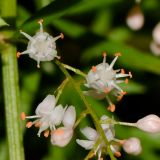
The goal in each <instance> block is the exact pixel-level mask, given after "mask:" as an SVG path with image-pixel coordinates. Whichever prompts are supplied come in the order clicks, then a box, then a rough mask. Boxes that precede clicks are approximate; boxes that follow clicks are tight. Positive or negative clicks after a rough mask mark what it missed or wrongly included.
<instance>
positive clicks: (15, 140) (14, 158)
mask: <svg viewBox="0 0 160 160" xmlns="http://www.w3.org/2000/svg"><path fill="white" fill-rule="evenodd" d="M15 53H16V48H15V47H14V46H12V45H11V44H6V46H5V49H3V50H2V63H3V66H2V71H3V89H4V98H5V114H6V128H7V140H8V150H9V159H10V160H23V159H24V152H23V145H22V130H21V127H20V117H19V115H20V113H19V107H20V101H19V100H20V96H19V86H18V70H17V59H16V54H15Z"/></svg>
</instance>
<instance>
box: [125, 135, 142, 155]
mask: <svg viewBox="0 0 160 160" xmlns="http://www.w3.org/2000/svg"><path fill="white" fill-rule="evenodd" d="M123 149H124V151H125V152H127V153H128V154H133V155H138V154H140V153H141V151H142V147H141V143H140V140H139V139H138V138H135V137H131V138H129V139H127V140H125V142H124V143H123Z"/></svg>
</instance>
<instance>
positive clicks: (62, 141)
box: [51, 127, 73, 147]
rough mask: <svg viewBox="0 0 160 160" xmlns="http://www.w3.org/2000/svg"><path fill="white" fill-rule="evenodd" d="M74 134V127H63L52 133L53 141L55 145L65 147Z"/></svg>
mask: <svg viewBox="0 0 160 160" xmlns="http://www.w3.org/2000/svg"><path fill="white" fill-rule="evenodd" d="M72 136H73V129H71V128H66V127H61V128H58V129H56V130H54V131H52V133H51V143H52V144H53V145H56V146H59V147H64V146H66V145H67V144H68V143H69V142H70V140H71V138H72Z"/></svg>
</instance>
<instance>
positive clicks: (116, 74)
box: [84, 53, 132, 111]
mask: <svg viewBox="0 0 160 160" xmlns="http://www.w3.org/2000/svg"><path fill="white" fill-rule="evenodd" d="M118 56H120V53H116V54H115V58H114V59H113V61H112V62H111V64H110V65H109V64H108V63H106V53H104V54H103V63H100V64H98V65H96V66H93V67H92V69H91V70H90V71H89V73H88V74H87V76H86V80H87V83H86V84H85V86H86V87H88V88H89V89H90V90H89V91H85V92H84V93H85V94H86V95H91V96H93V97H94V98H96V99H103V98H105V97H106V98H107V100H108V103H109V105H110V106H109V107H110V108H109V109H110V110H111V111H114V109H115V106H114V105H113V103H112V102H111V100H110V98H109V97H108V94H109V93H110V92H111V91H112V93H113V94H114V95H115V96H116V97H117V99H118V100H120V99H121V98H122V97H123V95H124V94H126V92H124V91H123V90H122V89H121V88H120V87H119V86H118V85H117V84H119V83H122V82H125V83H128V79H125V80H120V79H119V78H124V77H130V78H131V77H132V75H131V72H129V73H128V74H126V73H125V71H124V69H118V70H114V69H113V66H114V64H115V62H116V60H117V59H118Z"/></svg>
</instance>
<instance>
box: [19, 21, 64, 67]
mask: <svg viewBox="0 0 160 160" xmlns="http://www.w3.org/2000/svg"><path fill="white" fill-rule="evenodd" d="M38 23H39V24H40V31H39V32H37V33H36V34H35V35H34V36H33V37H31V36H30V35H28V34H27V33H25V32H23V31H20V33H21V34H23V35H24V36H25V37H26V38H27V39H28V40H29V43H28V46H27V50H25V51H23V52H21V53H20V52H17V57H19V56H20V55H22V54H29V57H30V58H32V59H34V60H36V61H37V67H38V68H40V62H41V61H51V60H53V59H54V58H55V57H57V58H59V56H57V50H56V43H55V41H56V40H57V39H59V38H61V39H63V38H64V35H63V34H62V33H61V34H60V35H59V36H57V37H52V36H51V35H49V34H48V33H47V32H44V31H43V26H42V23H43V20H40V21H39V22H38Z"/></svg>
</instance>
